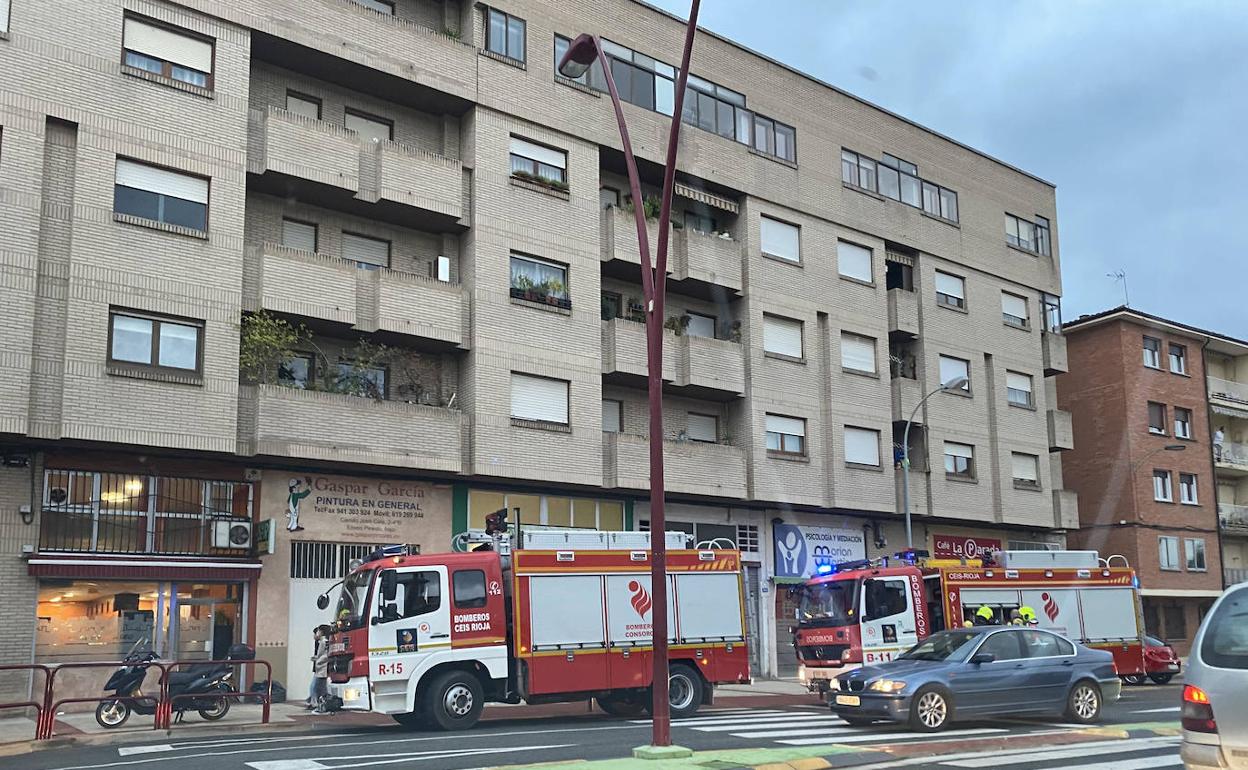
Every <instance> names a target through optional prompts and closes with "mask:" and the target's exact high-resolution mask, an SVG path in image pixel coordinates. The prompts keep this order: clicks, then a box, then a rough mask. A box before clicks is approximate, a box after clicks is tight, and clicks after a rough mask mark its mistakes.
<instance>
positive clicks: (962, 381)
mask: <svg viewBox="0 0 1248 770" xmlns="http://www.w3.org/2000/svg"><path fill="white" fill-rule="evenodd" d="M970 382H971V381H970V380H968V379H967V378H965V377H954V378H953V379H952V380H949V381H948V382H946V383H942V384H941V386H940V387H939V388H937V389H936V390H933V391H932V392H931V393H928V394H927V395H926V396H924V397H923V398H920V399H919V403H917V404H915V405H914V411H912V412H910V419H909V420H906V430H905V432H904V433H903V434H902V437H901V490H902V492H901V505H902V507H903V508H905V513H906V548H907V549H910V548H913V547H914V530H913V528H912V527H911V524H910V426H911V425H913V424H914V416H915V415H916V414H918V413H919V410H920V409H922V408H923V404H924V403H925V402H926V401H927V400H928V399H929V398H931V397H932V396H934V395H936V394H937V393H953V392H954V391H958V390H963V389H964V388H966V386H967V385H969V384H970Z"/></svg>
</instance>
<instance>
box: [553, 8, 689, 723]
mask: <svg viewBox="0 0 1248 770" xmlns="http://www.w3.org/2000/svg"><path fill="white" fill-rule="evenodd" d="M699 5H700V0H693V1H692V4H691V7H690V9H689V21H688V23H687V24H686V26H685V48H684V53H683V54H682V55H681V60H680V70H679V72H678V74H677V76H676V94H675V103H674V104H673V108H672V118H671V128H670V130H669V132H668V138H667V165H666V166H665V167H664V169H663V192H662V198H661V201H660V208H659V242H658V244H657V247H656V248H655V256H654V262H653V263H651V261H650V239H649V236H648V233H647V230H646V214H645V206H643V205H642V201H643V200H644V198H643V197H642V195H641V177H640V176H639V175H638V173H637V158H636V157H635V156H634V155H633V146H632V142H630V141H629V138H628V126H627V124H625V122H624V109H623V106H622V105H621V103H620V94H619V91H617V90H616V87H615V78H613V77H612V76H611V60H610V59H609V58H608V57H607V55H606V53H605V52H604V51H603V50H602V41H601V40H599V39H598V37H597V36H595V35H590V34H581V35H578V36H577V38H576V39H575V40H574V41H572V43H571V44H570V45H569V46H568V50H567V51H566V52H565V53H564V55H563V59H561V60H560V62H559V67H558V70H559V74H560V75H562V76H563V77H566V78H569V79H572V80H575V79H577V78H579V77H581V76H582V75H584V74H585V73H586V72H588V71H589V68H590V67H592V66H593V64H594V62H595V61H597V62H601V64H602V70H603V75H604V76H605V80H606V81H607V91H608V93H610V95H611V106H612V107H614V108H615V121H616V123H617V124H618V125H619V129H620V142H621V144H622V146H623V149H624V164H625V166H626V167H627V168H628V184H629V190H630V192H631V193H632V195H633V216H634V219H635V221H636V224H637V246H638V251H639V252H640V256H641V286H642V294H643V297H644V298H645V300H646V308H645V312H646V370H647V374H648V375H649V376H648V382H647V390H648V393H649V401H650V437H649V442H650V587H651V592H650V593H651V596H652V601H653V605H652V606H651V609H650V612H651V621H652V622H651V637H652V641H653V645H654V652H653V662H654V673H653V682H652V685H651V688H650V689H651V697H652V702H651V711H650V713H651V715H652V717H653V722H652V725H653V731H652V736H651V744H652V745H653V746H655V747H667V746H671V745H672V725H671V708H670V704H669V703H668V689H667V685H668V659H667V589H666V586H667V540H666V536H665V533H666V529H667V520H666V516H665V515H664V510H663V491H664V488H663V487H664V485H663V307H664V300H665V298H666V294H667V242H668V232H669V229H670V228H669V225H670V223H671V218H672V189H673V187H674V186H675V183H676V150H677V147H678V145H679V140H680V124H681V120H680V116H681V115H682V113H683V110H684V101H685V87H686V84H687V83H688V80H689V60H690V58H691V57H692V55H693V38H694V32H695V31H696V30H697V23H698V6H699Z"/></svg>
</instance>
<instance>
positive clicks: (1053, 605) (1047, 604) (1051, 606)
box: [1040, 593, 1058, 622]
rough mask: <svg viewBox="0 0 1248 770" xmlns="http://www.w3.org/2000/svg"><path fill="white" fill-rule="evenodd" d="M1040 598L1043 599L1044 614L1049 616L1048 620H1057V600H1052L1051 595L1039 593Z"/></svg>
mask: <svg viewBox="0 0 1248 770" xmlns="http://www.w3.org/2000/svg"><path fill="white" fill-rule="evenodd" d="M1040 599H1041V600H1042V601H1044V614H1045V615H1048V616H1049V622H1053V621H1055V620H1057V612H1058V609H1057V602H1055V601H1053V597H1052V596H1049V595H1048V594H1047V593H1043V594H1040Z"/></svg>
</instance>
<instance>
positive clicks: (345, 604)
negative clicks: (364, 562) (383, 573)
mask: <svg viewBox="0 0 1248 770" xmlns="http://www.w3.org/2000/svg"><path fill="white" fill-rule="evenodd" d="M372 580H373V570H371V569H366V570H360V571H359V572H353V573H351V574H350V575H347V579H346V580H344V581H343V582H342V593H340V594H339V595H338V607H337V608H336V609H335V610H334V620H337V621H340V622H341V623H342V624H344V625H346V626H348V627H355V626H359V625H361V624H362V623H363V618H364V604H365V602H367V601H368V585H369V583H371V582H372Z"/></svg>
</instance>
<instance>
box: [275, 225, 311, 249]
mask: <svg viewBox="0 0 1248 770" xmlns="http://www.w3.org/2000/svg"><path fill="white" fill-rule="evenodd" d="M282 245H283V246H285V247H286V248H288V249H299V250H300V251H316V225H310V224H307V223H306V222H295V221H293V220H290V219H283V220H282Z"/></svg>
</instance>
